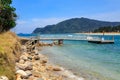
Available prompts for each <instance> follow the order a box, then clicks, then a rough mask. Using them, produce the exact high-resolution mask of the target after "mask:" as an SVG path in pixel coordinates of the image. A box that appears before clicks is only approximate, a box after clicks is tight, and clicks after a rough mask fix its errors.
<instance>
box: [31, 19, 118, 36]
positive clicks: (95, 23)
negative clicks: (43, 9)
mask: <svg viewBox="0 0 120 80" xmlns="http://www.w3.org/2000/svg"><path fill="white" fill-rule="evenodd" d="M118 25H120V22H108V21H99V20H94V19H88V18H83V17H82V18H72V19H68V20H65V21H62V22H60V23H58V24H55V25H47V26H45V27H44V28H36V29H35V30H34V31H33V32H32V33H34V34H37V33H40V34H55V33H57V34H61V33H81V32H94V31H95V30H96V29H98V28H100V27H105V26H112V27H113V26H118Z"/></svg>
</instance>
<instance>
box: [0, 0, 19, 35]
mask: <svg viewBox="0 0 120 80" xmlns="http://www.w3.org/2000/svg"><path fill="white" fill-rule="evenodd" d="M11 4H12V0H0V33H1V32H6V31H8V30H10V29H11V28H13V27H15V26H16V23H15V20H16V17H17V15H16V13H15V10H16V9H15V8H14V7H12V6H11Z"/></svg>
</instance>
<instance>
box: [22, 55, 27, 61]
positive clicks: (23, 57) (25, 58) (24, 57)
mask: <svg viewBox="0 0 120 80" xmlns="http://www.w3.org/2000/svg"><path fill="white" fill-rule="evenodd" d="M20 59H23V60H27V59H28V58H27V56H26V55H22V56H20Z"/></svg>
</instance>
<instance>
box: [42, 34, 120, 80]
mask: <svg viewBox="0 0 120 80" xmlns="http://www.w3.org/2000/svg"><path fill="white" fill-rule="evenodd" d="M42 53H43V54H46V55H48V56H50V60H51V61H52V62H54V63H55V64H58V65H62V66H64V67H66V68H68V69H71V70H72V71H73V72H75V74H77V75H79V76H82V77H85V78H86V80H120V38H119V36H116V37H115V44H93V43H88V42H87V41H65V42H64V45H63V46H54V47H49V48H48V47H47V48H44V49H43V51H42Z"/></svg>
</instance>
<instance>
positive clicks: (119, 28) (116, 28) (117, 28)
mask: <svg viewBox="0 0 120 80" xmlns="http://www.w3.org/2000/svg"><path fill="white" fill-rule="evenodd" d="M94 32H120V25H118V26H114V27H111V26H107V27H100V28H98V29H95V30H94Z"/></svg>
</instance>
